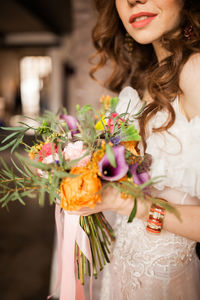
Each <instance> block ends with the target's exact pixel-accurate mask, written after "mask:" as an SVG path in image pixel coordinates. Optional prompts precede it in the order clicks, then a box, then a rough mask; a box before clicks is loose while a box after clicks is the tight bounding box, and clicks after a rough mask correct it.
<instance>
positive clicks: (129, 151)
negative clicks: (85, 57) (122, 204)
mask: <svg viewBox="0 0 200 300" xmlns="http://www.w3.org/2000/svg"><path fill="white" fill-rule="evenodd" d="M101 102H102V110H101V112H97V111H96V110H95V109H94V108H93V107H92V106H90V105H84V106H83V107H80V106H79V105H77V107H76V109H77V115H76V118H75V117H73V116H71V115H68V114H67V112H66V111H65V110H62V112H59V113H58V114H57V115H54V114H52V113H51V112H46V113H45V114H44V115H43V116H42V117H40V118H38V119H37V120H35V122H36V126H30V125H28V124H26V123H21V124H20V126H19V127H2V129H3V130H4V131H11V133H10V134H9V135H8V136H6V137H5V138H4V140H3V141H2V147H1V148H0V151H2V150H5V149H7V148H9V147H11V153H12V152H13V151H14V150H15V149H16V148H17V147H18V146H19V145H21V144H22V145H23V146H24V150H25V151H26V152H27V154H28V155H24V153H23V154H19V153H16V157H17V159H18V160H17V162H16V160H13V159H12V164H13V167H12V168H10V167H8V165H7V164H6V163H5V161H4V160H1V163H2V169H1V171H0V203H1V206H2V207H5V206H7V205H8V204H9V202H11V201H15V200H18V201H19V202H20V203H22V204H25V199H26V197H29V198H33V197H35V198H36V197H37V198H38V200H39V203H40V205H43V204H44V199H45V194H46V193H47V194H48V195H49V201H50V203H51V204H52V203H54V202H55V203H56V204H57V205H60V207H61V209H63V210H66V211H76V210H79V209H81V208H83V207H89V208H93V207H94V206H95V205H96V203H98V202H101V194H102V192H103V191H104V189H105V188H106V187H107V186H108V185H110V186H112V187H113V188H116V189H117V190H118V191H119V192H120V193H121V196H122V197H124V199H126V198H127V197H131V198H132V199H133V210H132V212H131V214H130V216H129V219H128V221H129V222H131V221H132V220H133V218H134V216H135V214H136V210H137V199H138V198H140V199H141V200H142V201H144V202H145V201H146V200H148V201H149V200H150V201H152V202H156V203H158V204H160V205H162V206H164V208H167V209H168V210H172V208H171V207H170V206H169V205H168V204H167V203H159V199H154V198H152V197H150V195H149V194H148V187H149V186H150V185H151V184H153V182H154V181H153V179H151V178H150V176H149V173H148V171H149V168H150V165H151V156H150V155H147V154H146V155H144V156H141V155H140V153H139V150H138V149H137V144H138V141H140V139H141V137H140V135H139V134H138V131H137V130H136V128H135V126H134V119H135V118H136V117H137V115H134V116H133V115H130V114H129V113H128V111H129V107H127V109H126V111H125V112H124V113H121V114H118V113H117V112H116V106H117V102H118V98H117V97H116V98H111V97H109V96H106V97H105V96H104V97H102V99H101ZM138 113H140V112H138ZM30 130H31V131H32V132H33V133H34V141H33V145H31V146H29V145H27V144H26V143H25V142H24V136H25V134H26V133H27V132H28V131H30ZM124 201H126V200H124ZM79 223H80V226H81V227H82V228H83V230H84V231H85V232H86V234H87V235H88V238H89V241H90V247H91V253H92V266H91V265H90V262H89V261H88V259H87V258H86V256H85V255H84V254H83V252H82V251H81V249H79V247H78V245H76V261H77V267H78V275H79V278H80V279H81V282H82V283H84V275H85V274H89V275H91V270H93V275H94V277H95V278H97V271H98V268H99V269H100V270H101V269H102V268H103V266H104V265H105V264H106V262H109V252H110V250H109V248H110V243H111V241H112V240H114V239H115V237H114V232H113V230H112V228H111V226H110V225H109V223H108V222H107V220H106V219H105V217H104V215H103V213H97V214H92V215H90V216H87V217H86V216H81V217H80V219H79ZM91 267H92V268H91Z"/></svg>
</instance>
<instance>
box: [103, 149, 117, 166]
mask: <svg viewBox="0 0 200 300" xmlns="http://www.w3.org/2000/svg"><path fill="white" fill-rule="evenodd" d="M106 155H107V156H108V160H109V162H110V164H111V166H112V167H113V168H116V166H117V165H116V160H115V155H114V152H113V149H112V147H111V146H110V145H109V144H106Z"/></svg>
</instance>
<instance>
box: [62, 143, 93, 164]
mask: <svg viewBox="0 0 200 300" xmlns="http://www.w3.org/2000/svg"><path fill="white" fill-rule="evenodd" d="M86 151H87V150H86V149H83V142H81V141H77V142H75V143H69V144H68V145H67V146H66V147H65V148H64V151H63V152H64V157H65V159H66V160H70V161H71V160H75V159H78V158H80V157H82V156H83V155H84V154H85V153H86ZM89 161H90V155H87V156H85V157H83V158H82V159H81V160H80V161H79V162H78V163H76V164H75V165H74V167H75V166H76V167H85V166H86V165H87V164H88V163H89Z"/></svg>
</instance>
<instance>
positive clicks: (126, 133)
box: [121, 123, 141, 142]
mask: <svg viewBox="0 0 200 300" xmlns="http://www.w3.org/2000/svg"><path fill="white" fill-rule="evenodd" d="M121 140H122V141H123V142H128V141H140V140H141V136H140V135H139V133H138V131H137V129H136V128H135V126H134V125H129V126H128V127H125V125H124V124H123V123H121Z"/></svg>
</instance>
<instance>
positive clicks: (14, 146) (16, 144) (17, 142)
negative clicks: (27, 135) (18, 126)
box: [11, 134, 24, 153]
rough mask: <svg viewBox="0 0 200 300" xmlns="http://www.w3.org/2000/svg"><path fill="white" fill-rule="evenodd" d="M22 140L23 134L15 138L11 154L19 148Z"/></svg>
mask: <svg viewBox="0 0 200 300" xmlns="http://www.w3.org/2000/svg"><path fill="white" fill-rule="evenodd" d="M23 138H24V135H23V134H22V135H21V136H20V137H18V138H17V140H16V143H15V144H14V145H13V147H12V149H11V153H13V151H14V150H15V149H16V148H17V147H18V146H19V144H20V143H21V141H22V140H23Z"/></svg>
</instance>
